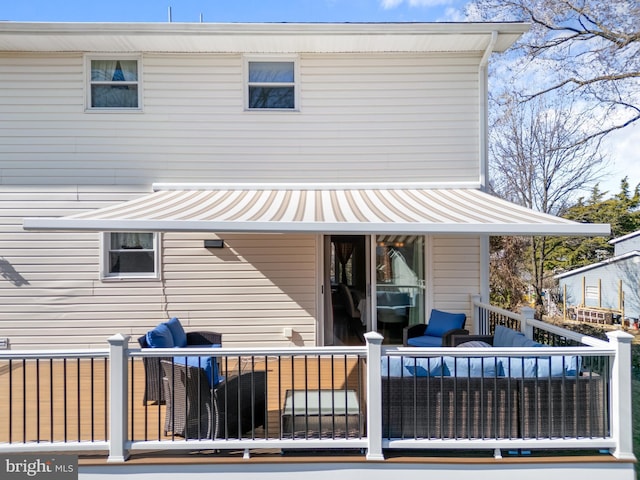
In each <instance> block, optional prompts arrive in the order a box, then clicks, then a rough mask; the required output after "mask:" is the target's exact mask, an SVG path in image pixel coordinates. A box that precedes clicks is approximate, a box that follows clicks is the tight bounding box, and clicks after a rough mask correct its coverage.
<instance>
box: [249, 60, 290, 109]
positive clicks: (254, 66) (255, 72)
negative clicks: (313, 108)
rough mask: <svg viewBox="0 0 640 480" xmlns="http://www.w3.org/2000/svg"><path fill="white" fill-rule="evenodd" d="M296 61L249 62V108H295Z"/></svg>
mask: <svg viewBox="0 0 640 480" xmlns="http://www.w3.org/2000/svg"><path fill="white" fill-rule="evenodd" d="M295 72H296V63H295V62H294V61H292V60H289V61H286V60H278V61H272V60H249V61H248V62H247V108H248V109H249V110H263V109H276V110H295V109H296V108H297V105H296V73H295Z"/></svg>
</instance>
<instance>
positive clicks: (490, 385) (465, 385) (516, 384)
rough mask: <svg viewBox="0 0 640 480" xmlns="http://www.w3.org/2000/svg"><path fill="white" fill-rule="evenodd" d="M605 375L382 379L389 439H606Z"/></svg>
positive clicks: (384, 425)
mask: <svg viewBox="0 0 640 480" xmlns="http://www.w3.org/2000/svg"><path fill="white" fill-rule="evenodd" d="M605 387H606V386H605V384H604V381H603V379H602V378H601V377H574V378H571V379H569V378H564V379H563V378H549V379H513V378H504V377H503V378H473V377H469V378H456V377H403V378H397V377H383V379H382V425H383V429H382V431H383V436H384V437H385V438H390V439H391V438H432V439H456V438H469V439H490V438H561V437H603V436H606V435H608V432H609V425H608V420H607V416H606V409H605V407H604V405H605V402H604V398H605V396H606V390H605Z"/></svg>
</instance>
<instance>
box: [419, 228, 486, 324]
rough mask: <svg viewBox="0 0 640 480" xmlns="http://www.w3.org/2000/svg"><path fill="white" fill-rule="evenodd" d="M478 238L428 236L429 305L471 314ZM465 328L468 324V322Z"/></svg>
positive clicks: (477, 283)
mask: <svg viewBox="0 0 640 480" xmlns="http://www.w3.org/2000/svg"><path fill="white" fill-rule="evenodd" d="M480 249H481V242H480V238H478V237H473V236H458V235H456V236H445V235H435V236H433V237H432V238H431V259H432V260H431V264H432V268H433V271H432V279H431V281H432V288H433V290H432V299H433V308H437V309H440V310H446V311H450V312H462V313H466V314H467V318H468V319H469V318H471V313H472V312H471V295H476V294H478V293H479V292H480ZM467 328H472V325H471V323H470V322H468V323H467Z"/></svg>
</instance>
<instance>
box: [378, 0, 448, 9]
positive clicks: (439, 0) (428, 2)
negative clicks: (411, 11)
mask: <svg viewBox="0 0 640 480" xmlns="http://www.w3.org/2000/svg"><path fill="white" fill-rule="evenodd" d="M403 3H406V4H407V5H408V6H409V7H437V6H441V5H450V4H451V3H453V0H380V5H381V6H382V8H384V9H385V10H391V9H392V8H396V7H398V6H400V5H402V4H403Z"/></svg>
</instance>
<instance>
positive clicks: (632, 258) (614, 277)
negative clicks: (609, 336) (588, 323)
mask: <svg viewBox="0 0 640 480" xmlns="http://www.w3.org/2000/svg"><path fill="white" fill-rule="evenodd" d="M609 243H611V244H612V245H614V253H613V257H611V258H608V259H607V260H604V261H602V262H598V263H594V264H591V265H587V266H585V267H581V268H576V269H575V270H571V271H568V272H565V273H561V274H559V275H556V278H557V279H558V280H559V284H560V293H562V294H564V292H565V291H566V298H565V303H566V305H567V306H568V307H571V306H578V307H587V308H588V307H592V308H593V307H596V308H599V309H600V308H601V309H606V310H612V311H613V312H615V314H616V315H620V316H622V315H624V319H625V320H629V321H630V322H632V323H633V322H634V321H637V320H638V319H639V318H640V287H639V286H640V231H638V232H633V233H630V234H628V235H625V236H623V237H619V238H614V239H613V240H611V241H610V242H609Z"/></svg>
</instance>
